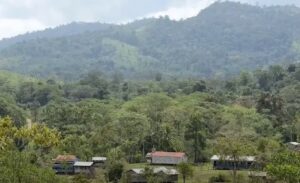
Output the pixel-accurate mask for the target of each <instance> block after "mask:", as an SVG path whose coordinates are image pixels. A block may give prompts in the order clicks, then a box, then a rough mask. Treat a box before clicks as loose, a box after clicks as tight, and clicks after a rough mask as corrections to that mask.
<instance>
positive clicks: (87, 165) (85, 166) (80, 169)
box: [74, 161, 95, 176]
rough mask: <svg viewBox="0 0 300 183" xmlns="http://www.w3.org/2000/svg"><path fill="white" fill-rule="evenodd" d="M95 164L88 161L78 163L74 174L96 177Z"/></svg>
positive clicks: (75, 165)
mask: <svg viewBox="0 0 300 183" xmlns="http://www.w3.org/2000/svg"><path fill="white" fill-rule="evenodd" d="M93 164H94V163H93V162H87V161H76V162H75V163H74V173H75V174H85V175H88V176H94V173H95V172H94V167H93Z"/></svg>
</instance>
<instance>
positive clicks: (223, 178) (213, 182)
mask: <svg viewBox="0 0 300 183" xmlns="http://www.w3.org/2000/svg"><path fill="white" fill-rule="evenodd" d="M209 182H210V183H216V182H230V178H229V177H228V176H227V175H224V174H219V175H217V176H213V177H210V179H209Z"/></svg>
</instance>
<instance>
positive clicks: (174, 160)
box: [151, 156, 187, 165]
mask: <svg viewBox="0 0 300 183" xmlns="http://www.w3.org/2000/svg"><path fill="white" fill-rule="evenodd" d="M186 161H187V158H186V157H181V158H178V157H159V156H154V157H152V161H151V163H152V164H162V165H177V164H179V163H181V162H186Z"/></svg>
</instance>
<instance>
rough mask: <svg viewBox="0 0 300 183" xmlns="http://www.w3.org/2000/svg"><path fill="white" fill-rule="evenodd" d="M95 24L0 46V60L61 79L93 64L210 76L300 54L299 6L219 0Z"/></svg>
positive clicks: (144, 73)
mask: <svg viewBox="0 0 300 183" xmlns="http://www.w3.org/2000/svg"><path fill="white" fill-rule="evenodd" d="M96 25H97V26H96ZM100 25H102V24H99V25H98V24H95V27H96V29H97V28H98V29H99V28H100V27H101V30H95V29H94V31H89V30H87V29H85V30H87V31H88V32H85V31H82V32H80V31H77V32H76V30H72V31H70V32H68V31H67V33H68V34H67V33H66V34H67V35H63V34H61V35H62V36H56V37H55V36H54V37H51V36H48V37H46V38H38V39H31V40H30V39H28V40H23V41H21V42H19V43H14V44H11V45H9V46H8V47H3V49H2V50H1V51H0V68H1V69H7V70H11V71H16V72H20V73H23V74H31V75H32V74H34V75H37V76H39V77H53V76H55V77H59V78H63V79H66V80H70V79H71V80H72V79H76V78H77V76H78V75H80V74H84V73H88V72H90V71H94V70H95V71H101V72H104V73H106V74H112V73H122V74H123V75H124V76H125V77H127V78H151V77H152V78H153V75H155V74H157V73H160V74H163V75H165V76H175V77H204V78H205V77H209V78H212V77H230V76H233V75H236V74H238V73H239V72H240V71H241V70H254V69H258V68H264V67H267V66H268V65H273V64H289V63H293V62H296V61H298V60H300V59H299V58H300V57H299V55H300V51H299V50H300V49H298V48H299V45H300V8H297V7H290V6H284V7H280V6H275V7H256V6H251V5H246V4H241V3H233V2H217V3H214V4H213V5H211V6H210V7H208V8H207V9H205V10H203V11H201V12H200V13H199V14H198V15H197V16H196V17H193V18H189V19H186V20H181V21H173V20H170V19H169V18H168V17H161V18H159V19H153V18H152V19H145V20H139V21H135V22H133V23H129V24H125V25H110V24H104V25H102V26H100ZM74 32H75V33H74ZM54 35H55V34H54ZM33 37H34V36H33ZM0 45H1V42H0ZM0 47H1V46H0ZM132 59H133V60H132ZM4 63H5V64H4ZM13 63H18V64H19V65H18V64H13ZM74 71H76V72H75V73H76V74H74ZM76 75H77V76H76Z"/></svg>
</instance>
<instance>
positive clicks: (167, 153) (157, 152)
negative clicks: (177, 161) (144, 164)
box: [151, 151, 185, 158]
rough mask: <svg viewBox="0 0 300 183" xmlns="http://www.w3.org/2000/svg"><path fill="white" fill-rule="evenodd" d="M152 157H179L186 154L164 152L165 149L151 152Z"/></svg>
mask: <svg viewBox="0 0 300 183" xmlns="http://www.w3.org/2000/svg"><path fill="white" fill-rule="evenodd" d="M151 156H152V157H155V156H158V157H177V158H182V157H184V156H185V153H184V152H164V151H155V152H152V153H151Z"/></svg>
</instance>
